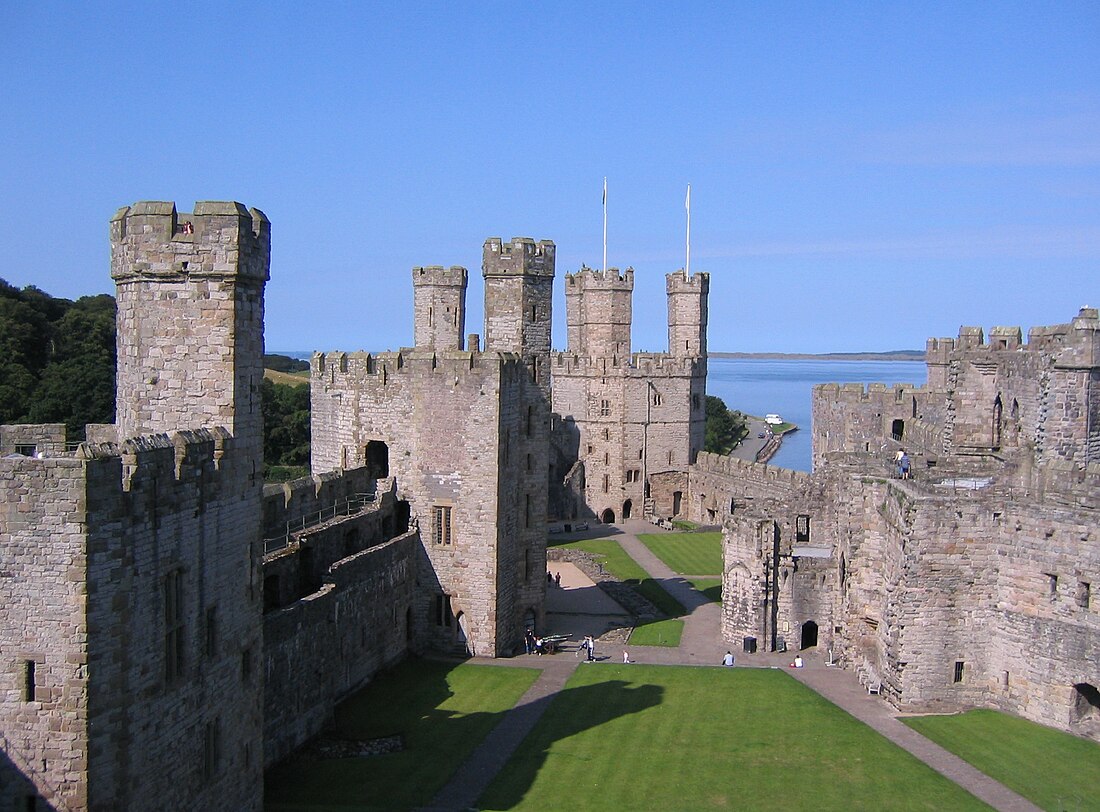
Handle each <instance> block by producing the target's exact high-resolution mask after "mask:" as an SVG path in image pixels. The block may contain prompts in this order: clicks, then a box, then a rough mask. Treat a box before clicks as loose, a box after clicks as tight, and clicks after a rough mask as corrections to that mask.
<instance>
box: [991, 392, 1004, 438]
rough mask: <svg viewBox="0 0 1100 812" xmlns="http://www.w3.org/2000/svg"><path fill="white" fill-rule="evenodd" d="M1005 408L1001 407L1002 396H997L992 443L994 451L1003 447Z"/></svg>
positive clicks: (994, 402)
mask: <svg viewBox="0 0 1100 812" xmlns="http://www.w3.org/2000/svg"><path fill="white" fill-rule="evenodd" d="M1003 408H1004V407H1003V406H1002V405H1001V396H1000V395H997V399H996V400H994V401H993V431H992V434H993V437H992V441H991V443H990V445H992V446H993V450H994V451H996V450H997V449H999V448H1000V447H1001V412H1002V410H1003Z"/></svg>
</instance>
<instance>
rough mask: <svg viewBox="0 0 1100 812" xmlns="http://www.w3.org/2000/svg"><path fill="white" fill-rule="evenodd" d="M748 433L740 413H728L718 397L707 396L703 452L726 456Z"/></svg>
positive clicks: (746, 425) (745, 422)
mask: <svg viewBox="0 0 1100 812" xmlns="http://www.w3.org/2000/svg"><path fill="white" fill-rule="evenodd" d="M747 433H748V421H747V420H746V419H745V415H743V414H741V412H736V411H730V410H729V409H728V408H726V404H725V402H724V401H723V400H722V399H721V398H720V397H715V396H714V395H707V430H706V438H705V440H704V443H703V450H704V451H711V452H714V453H715V454H728V453H730V451H732V450H733V449H734V448H735V447H736V446H737V444H738V443H739V442H741V440H742V439H743V438H744V436H745V435H746V434H747Z"/></svg>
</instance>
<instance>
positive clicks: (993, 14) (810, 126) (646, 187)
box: [0, 0, 1100, 352]
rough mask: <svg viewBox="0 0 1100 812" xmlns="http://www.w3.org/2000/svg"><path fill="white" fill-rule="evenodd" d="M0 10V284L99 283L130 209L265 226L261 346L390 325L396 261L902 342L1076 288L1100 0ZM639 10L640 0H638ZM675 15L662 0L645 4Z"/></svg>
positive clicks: (329, 343)
mask: <svg viewBox="0 0 1100 812" xmlns="http://www.w3.org/2000/svg"><path fill="white" fill-rule="evenodd" d="M320 5H321V8H320V10H310V11H305V10H304V7H299V6H298V4H295V5H293V6H292V5H290V4H284V3H263V4H255V3H253V4H237V3H228V2H222V3H216V4H212V5H206V4H203V3H180V2H177V3H172V4H170V5H169V4H158V3H134V4H120V3H103V4H99V3H96V4H87V5H85V4H78V3H65V4H51V3H41V4H40V3H16V2H10V3H4V4H0V68H2V75H3V76H4V80H3V82H2V84H0V109H2V110H3V118H2V121H0V134H2V139H0V144H2V151H0V188H2V189H3V194H2V195H0V245H2V246H3V248H4V258H3V262H2V263H0V277H3V278H5V279H7V280H8V281H9V282H11V283H13V284H16V285H20V286H22V285H29V284H33V285H37V286H38V287H40V288H42V289H44V290H46V291H48V292H49V293H52V294H54V295H58V296H66V297H77V296H80V295H84V294H90V293H98V292H111V291H112V290H113V288H112V285H111V282H110V278H109V275H108V272H109V267H108V257H109V250H108V239H107V233H108V232H107V223H108V220H109V218H110V216H111V215H112V213H113V212H114V211H115V209H116V208H118V207H119V206H122V205H126V204H130V203H133V202H134V201H137V200H147V199H154V200H175V201H176V202H177V205H178V206H179V208H180V210H181V211H189V210H190V209H191V206H192V204H193V202H194V201H195V200H224V199H232V200H239V201H241V202H242V203H244V204H245V205H248V206H256V207H259V208H261V209H263V210H264V211H265V212H266V213H267V215H268V216H269V217H270V218H271V221H272V242H273V248H272V254H273V256H272V267H271V282H270V283H269V285H268V289H267V290H268V295H267V303H268V309H267V346H268V348H269V350H309V349H345V350H354V349H370V350H381V349H387V348H396V347H399V346H402V345H407V344H409V343H410V342H411V338H412V328H411V302H412V289H411V283H410V269H411V268H412V267H413V266H414V265H424V264H443V265H452V264H457V265H465V266H466V267H467V268H469V269H470V271H471V277H472V280H471V290H470V294H469V305H470V307H469V311H470V312H469V319H468V322H467V331H468V332H481V330H482V327H481V318H482V310H481V294H482V289H481V275H480V268H481V245H482V243H483V241H484V239H485V238H486V237H488V236H502V237H504V238H506V239H507V238H510V237H512V236H515V235H524V236H531V237H534V238H536V239H552V240H554V241H555V242H556V243H557V245H558V278H559V282H558V284H557V291H556V293H557V300H556V302H555V310H556V313H555V339H554V343H555V345H556V346H558V347H562V346H564V344H565V331H564V303H563V297H562V294H561V282H560V280H561V277H562V275H563V274H564V273H566V272H571V271H575V270H576V269H578V268H579V267H580V265H581V263H582V262H584V263H587V264H588V265H589V266H593V267H598V266H599V265H600V263H601V242H602V236H601V234H602V232H601V229H602V213H601V204H600V196H601V186H602V183H603V178H604V176H606V177H607V178H608V184H609V189H610V191H609V201H608V220H609V223H608V231H609V234H608V264H609V265H611V266H617V267H626V266H628V265H632V266H633V267H634V268H635V271H636V276H635V280H636V283H635V297H634V308H635V310H634V312H635V322H634V336H633V340H634V345H635V348H636V349H650V350H655V349H663V348H664V347H665V345H666V343H667V332H666V329H665V309H664V308H665V300H664V274H666V273H668V272H670V271H673V270H676V269H677V268H680V267H682V266H683V263H684V225H685V223H684V220H685V212H684V191H685V187H686V185H687V184H688V183H691V185H692V256H691V268H692V270H700V271H703V270H705V271H709V272H710V274H711V302H710V304H711V323H710V346H711V348H712V349H714V350H725V351H769V350H770V351H815V352H816V351H823V352H824V351H845V350H889V349H895V348H923V346H924V340H925V338H927V337H928V336H930V335H935V336H942V335H954V334H955V333H956V332H957V330H958V327H959V326H960V325H962V324H967V325H971V324H973V325H978V326H982V327H985V328H987V329H988V328H989V327H991V326H993V325H1001V324H1005V325H1020V326H1022V327H1024V328H1025V329H1027V327H1029V326H1031V325H1036V324H1052V323H1062V322H1066V321H1068V320H1070V319H1071V318H1072V317H1073V316H1074V315H1075V314H1076V313H1077V310H1078V308H1079V307H1081V306H1082V305H1085V304H1089V305H1092V306H1097V305H1100V284H1098V279H1100V273H1098V272H1100V3H1096V2H1095V1H1094V0H1093V2H1080V3H1073V2H1064V3H1035V2H1022V3H967V2H963V3H923V4H903V3H865V2H860V3H852V4H841V3H828V4H823V3H805V4H800V3H744V2H729V3H714V4H709V3H708V4H686V7H685V8H676V7H674V6H680V5H681V4H660V5H659V7H657V8H648V7H643V5H642V4H637V5H626V4H619V3H591V2H586V3H510V4H499V5H498V4H483V3H440V4H430V5H429V4H417V3H370V4H363V5H365V7H363V8H360V4H355V3H346V4H328V3H323V4H320ZM649 5H654V6H658V4H649ZM666 6H667V7H666Z"/></svg>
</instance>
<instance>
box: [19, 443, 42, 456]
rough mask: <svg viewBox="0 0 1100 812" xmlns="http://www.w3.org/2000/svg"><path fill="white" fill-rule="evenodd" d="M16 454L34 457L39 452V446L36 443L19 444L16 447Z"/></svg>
mask: <svg viewBox="0 0 1100 812" xmlns="http://www.w3.org/2000/svg"><path fill="white" fill-rule="evenodd" d="M15 453H16V454H22V455H23V456H24V457H33V456H34V455H35V454H37V453H38V446H34V445H17V446H16V447H15Z"/></svg>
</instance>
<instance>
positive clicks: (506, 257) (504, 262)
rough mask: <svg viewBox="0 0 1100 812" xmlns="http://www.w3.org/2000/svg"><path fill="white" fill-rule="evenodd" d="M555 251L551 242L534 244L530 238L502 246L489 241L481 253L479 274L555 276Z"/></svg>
mask: <svg viewBox="0 0 1100 812" xmlns="http://www.w3.org/2000/svg"><path fill="white" fill-rule="evenodd" d="M556 251H557V248H556V246H555V245H554V243H553V241H551V240H539V241H538V242H535V241H534V240H533V239H531V238H530V237H513V238H512V241H511V242H504V241H503V240H501V238H500V237H490V238H489V239H487V240H486V241H485V245H484V247H483V249H482V265H481V268H482V273H483V274H484V275H485V276H487V277H489V276H549V277H553V276H554V257H555V252H556Z"/></svg>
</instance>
